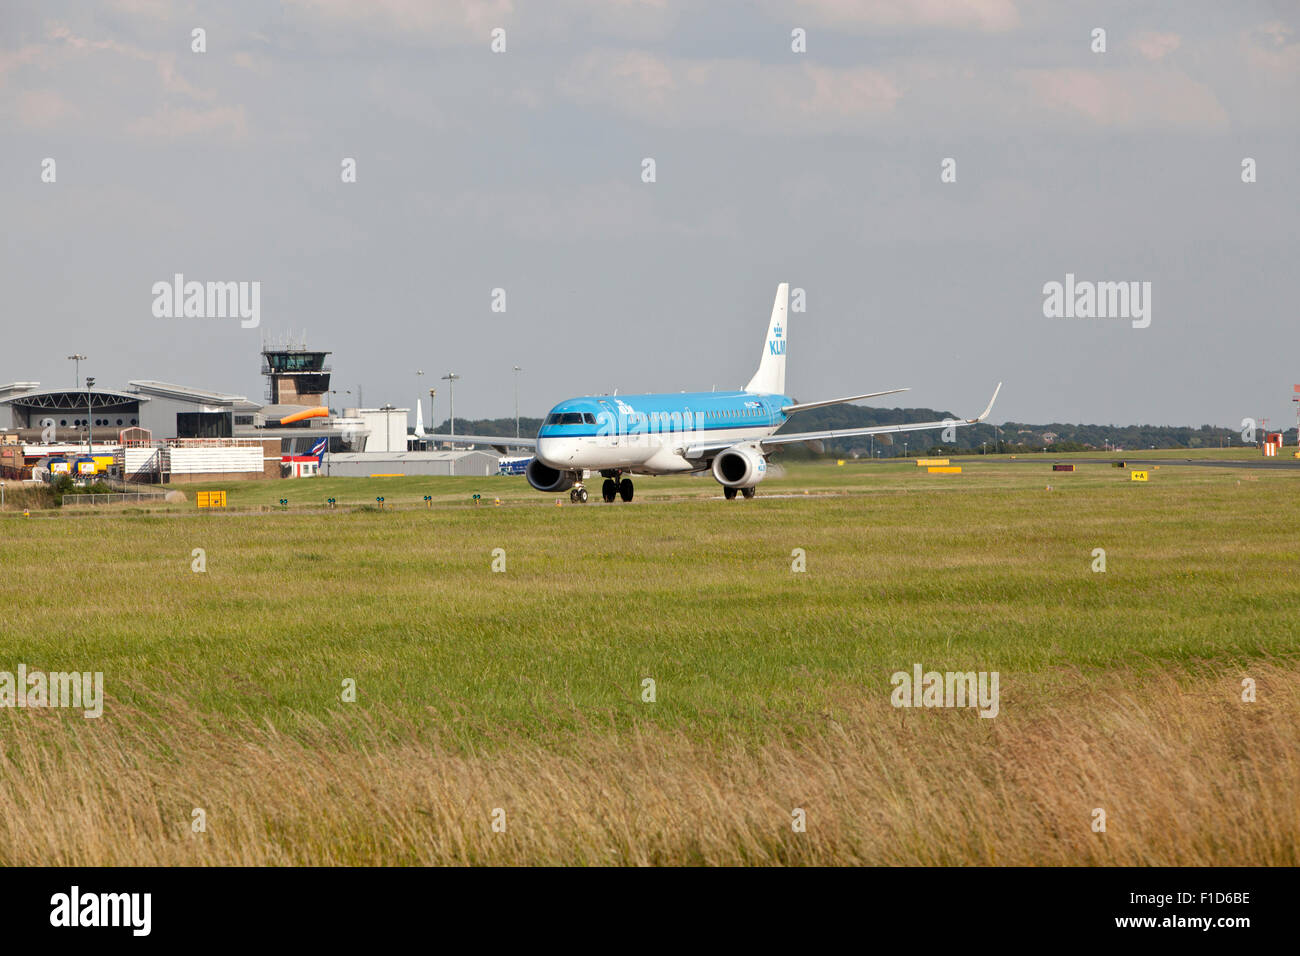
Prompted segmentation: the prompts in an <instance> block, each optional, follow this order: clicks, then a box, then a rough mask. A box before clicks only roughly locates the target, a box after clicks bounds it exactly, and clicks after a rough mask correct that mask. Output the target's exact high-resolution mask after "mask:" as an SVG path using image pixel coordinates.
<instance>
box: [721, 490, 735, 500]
mask: <svg viewBox="0 0 1300 956" xmlns="http://www.w3.org/2000/svg"><path fill="white" fill-rule="evenodd" d="M722 497H724V498H726V499H727V500H728V501H731V500H732V499H733V498H735V497H736V489H735V488H723V489H722Z"/></svg>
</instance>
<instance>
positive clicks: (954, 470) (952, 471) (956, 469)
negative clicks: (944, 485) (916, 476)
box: [926, 465, 961, 475]
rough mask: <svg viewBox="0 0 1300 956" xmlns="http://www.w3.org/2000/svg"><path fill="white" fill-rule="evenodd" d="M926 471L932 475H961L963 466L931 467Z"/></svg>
mask: <svg viewBox="0 0 1300 956" xmlns="http://www.w3.org/2000/svg"><path fill="white" fill-rule="evenodd" d="M926 471H928V472H929V473H930V474H932V475H960V474H961V465H931V466H929V467H928V468H927V469H926Z"/></svg>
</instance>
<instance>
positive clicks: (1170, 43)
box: [1133, 31, 1183, 60]
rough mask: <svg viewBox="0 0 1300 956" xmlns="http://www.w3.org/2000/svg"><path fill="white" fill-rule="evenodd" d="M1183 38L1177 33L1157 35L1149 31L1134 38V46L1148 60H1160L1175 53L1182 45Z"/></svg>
mask: <svg viewBox="0 0 1300 956" xmlns="http://www.w3.org/2000/svg"><path fill="white" fill-rule="evenodd" d="M1182 42H1183V38H1182V37H1180V36H1179V35H1178V34H1177V33H1155V32H1152V31H1147V32H1145V33H1139V34H1138V35H1137V36H1135V37H1134V38H1133V46H1134V47H1136V48H1137V51H1138V52H1139V53H1141V54H1142V55H1143V56H1144V57H1146V58H1147V59H1148V60H1159V59H1162V58H1163V57H1165V56H1167V55H1168V54H1170V53H1173V52H1174V51H1175V50H1177V49H1178V47H1179V46H1180V45H1182Z"/></svg>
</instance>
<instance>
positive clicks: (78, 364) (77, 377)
mask: <svg viewBox="0 0 1300 956" xmlns="http://www.w3.org/2000/svg"><path fill="white" fill-rule="evenodd" d="M85 357H86V356H84V355H82V354H81V353H80V352H77V353H75V354H73V355H69V356H68V358H69V360H71V361H73V362H75V363H76V365H74V366H73V368H74V369H75V370H76V371H75V373H74V374H73V376H72V386H73V388H75V387H76V386H77V383H78V382H80V381H81V360H82V359H84V358H85Z"/></svg>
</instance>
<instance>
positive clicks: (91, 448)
mask: <svg viewBox="0 0 1300 956" xmlns="http://www.w3.org/2000/svg"><path fill="white" fill-rule="evenodd" d="M94 387H95V380H94V378H92V377H91V376H89V375H88V376H86V454H87V455H91V456H93V455H94V454H95V422H94V418H93V416H94V414H95V409H94V401H93V400H92V396H91V393H90V390H91V389H92V388H94Z"/></svg>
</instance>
